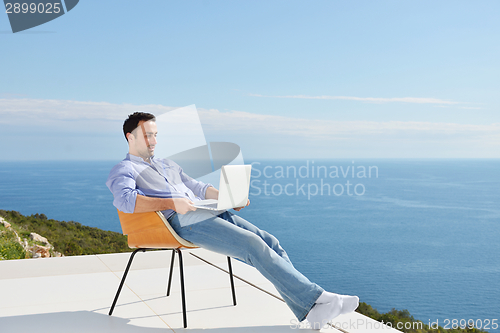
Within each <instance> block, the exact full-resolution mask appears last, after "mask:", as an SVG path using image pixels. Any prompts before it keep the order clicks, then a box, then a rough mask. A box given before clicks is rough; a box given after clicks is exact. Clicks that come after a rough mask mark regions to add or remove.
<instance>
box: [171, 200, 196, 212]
mask: <svg viewBox="0 0 500 333" xmlns="http://www.w3.org/2000/svg"><path fill="white" fill-rule="evenodd" d="M172 200H173V202H174V210H175V211H176V212H177V213H178V214H186V213H187V212H190V211H195V210H196V207H195V206H194V205H193V202H192V201H191V200H189V199H187V198H175V199H172Z"/></svg>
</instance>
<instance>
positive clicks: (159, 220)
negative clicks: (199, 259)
mask: <svg viewBox="0 0 500 333" xmlns="http://www.w3.org/2000/svg"><path fill="white" fill-rule="evenodd" d="M118 217H119V218H120V224H121V226H122V231H123V234H124V235H128V246H129V247H131V248H154V249H178V248H183V247H185V248H191V249H194V248H197V246H196V245H194V244H193V243H191V242H188V241H187V240H185V239H183V238H181V237H180V236H179V235H177V233H176V232H175V230H174V229H173V228H172V226H171V225H170V223H168V221H167V219H166V218H165V216H164V215H163V213H162V212H148V213H132V214H129V213H123V212H121V211H119V210H118Z"/></svg>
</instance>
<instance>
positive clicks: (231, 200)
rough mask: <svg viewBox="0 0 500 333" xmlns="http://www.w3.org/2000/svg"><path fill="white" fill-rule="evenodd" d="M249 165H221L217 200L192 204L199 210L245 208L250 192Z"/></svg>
mask: <svg viewBox="0 0 500 333" xmlns="http://www.w3.org/2000/svg"><path fill="white" fill-rule="evenodd" d="M251 172H252V166H251V165H223V166H222V167H221V168H220V181H219V199H218V200H215V199H207V200H199V201H195V202H194V206H195V207H196V208H200V209H208V210H224V209H230V208H237V207H243V206H246V204H247V201H248V193H249V191H250V174H251Z"/></svg>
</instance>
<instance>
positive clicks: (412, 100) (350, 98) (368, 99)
mask: <svg viewBox="0 0 500 333" xmlns="http://www.w3.org/2000/svg"><path fill="white" fill-rule="evenodd" d="M249 96H253V97H270V98H298V99H323V100H347V101H359V102H369V103H394V102H399V103H414V104H443V105H452V104H461V103H460V102H453V101H446V100H442V99H438V98H430V97H391V98H383V97H355V96H325V95H323V96H307V95H287V96H265V95H260V94H249Z"/></svg>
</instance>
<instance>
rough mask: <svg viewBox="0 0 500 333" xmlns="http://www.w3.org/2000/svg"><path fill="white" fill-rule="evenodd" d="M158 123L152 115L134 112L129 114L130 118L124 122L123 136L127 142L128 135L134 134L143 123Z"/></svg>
mask: <svg viewBox="0 0 500 333" xmlns="http://www.w3.org/2000/svg"><path fill="white" fill-rule="evenodd" d="M149 120H152V121H156V118H155V116H154V115H152V114H151V113H147V112H134V113H132V114H129V116H128V118H127V119H126V120H125V121H124V122H123V134H124V135H125V140H127V141H128V139H127V133H132V131H133V130H135V129H136V128H137V127H138V126H139V123H140V122H141V121H149Z"/></svg>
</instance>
